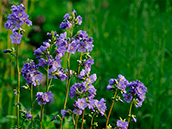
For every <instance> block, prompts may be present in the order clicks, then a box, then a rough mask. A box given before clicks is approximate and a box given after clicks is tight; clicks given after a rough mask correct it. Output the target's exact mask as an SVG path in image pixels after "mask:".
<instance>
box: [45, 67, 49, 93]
mask: <svg viewBox="0 0 172 129" xmlns="http://www.w3.org/2000/svg"><path fill="white" fill-rule="evenodd" d="M48 71H49V65H47V85H46V92H48Z"/></svg>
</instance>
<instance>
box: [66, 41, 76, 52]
mask: <svg viewBox="0 0 172 129" xmlns="http://www.w3.org/2000/svg"><path fill="white" fill-rule="evenodd" d="M76 49H77V45H76V43H75V42H72V43H70V44H69V47H68V50H67V52H71V53H72V54H75V52H76Z"/></svg>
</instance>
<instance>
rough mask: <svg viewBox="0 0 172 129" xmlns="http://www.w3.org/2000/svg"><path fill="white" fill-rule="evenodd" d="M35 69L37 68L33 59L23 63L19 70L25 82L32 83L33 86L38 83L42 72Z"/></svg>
mask: <svg viewBox="0 0 172 129" xmlns="http://www.w3.org/2000/svg"><path fill="white" fill-rule="evenodd" d="M36 69H38V66H37V65H35V64H34V62H33V61H31V63H25V64H24V67H23V68H22V70H21V72H22V76H23V78H24V79H25V80H26V81H27V84H30V83H33V85H34V86H36V85H39V84H40V81H41V80H42V75H43V74H42V73H41V72H39V71H38V70H36Z"/></svg>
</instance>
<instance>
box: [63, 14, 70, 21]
mask: <svg viewBox="0 0 172 129" xmlns="http://www.w3.org/2000/svg"><path fill="white" fill-rule="evenodd" d="M69 18H70V15H69V14H68V13H66V14H65V15H64V20H63V21H65V20H67V19H69Z"/></svg>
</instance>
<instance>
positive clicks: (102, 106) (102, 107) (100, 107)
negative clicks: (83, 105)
mask: <svg viewBox="0 0 172 129" xmlns="http://www.w3.org/2000/svg"><path fill="white" fill-rule="evenodd" d="M105 102H106V100H105V99H104V98H101V100H100V101H98V102H97V103H96V107H97V109H98V110H99V112H100V114H101V115H102V116H103V115H104V113H105V110H106V103H105Z"/></svg>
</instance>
